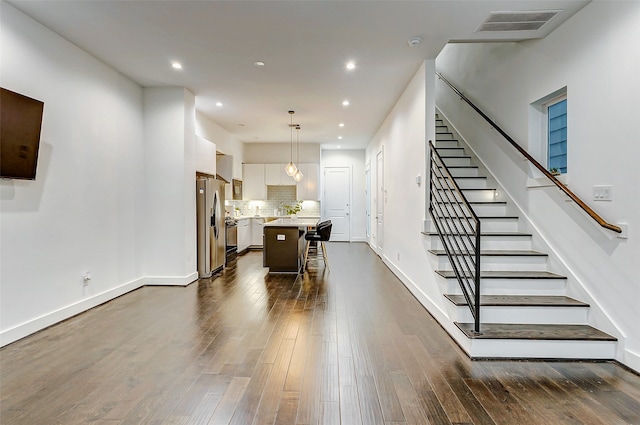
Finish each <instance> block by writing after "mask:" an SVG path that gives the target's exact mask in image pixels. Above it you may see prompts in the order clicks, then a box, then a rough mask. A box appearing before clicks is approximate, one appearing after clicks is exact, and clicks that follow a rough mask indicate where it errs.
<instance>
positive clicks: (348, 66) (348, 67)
mask: <svg viewBox="0 0 640 425" xmlns="http://www.w3.org/2000/svg"><path fill="white" fill-rule="evenodd" d="M346 67H347V69H349V70H351V69H356V64H355V62H347V65H346Z"/></svg>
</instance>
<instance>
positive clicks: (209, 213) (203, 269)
mask: <svg viewBox="0 0 640 425" xmlns="http://www.w3.org/2000/svg"><path fill="white" fill-rule="evenodd" d="M196 211H197V214H196V219H197V222H198V275H199V276H200V277H210V276H211V275H212V274H213V273H215V272H217V271H218V270H220V269H222V268H223V267H224V263H225V254H226V251H225V242H226V241H225V224H224V182H223V181H221V180H215V179H213V178H210V177H198V178H197V179H196Z"/></svg>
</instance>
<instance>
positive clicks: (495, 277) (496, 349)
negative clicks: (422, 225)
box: [426, 116, 616, 359]
mask: <svg viewBox="0 0 640 425" xmlns="http://www.w3.org/2000/svg"><path fill="white" fill-rule="evenodd" d="M435 147H436V150H437V152H438V153H439V154H440V156H441V157H442V159H443V161H444V163H445V164H446V166H447V168H448V169H449V172H450V173H451V175H452V176H453V178H454V180H455V181H456V183H457V184H458V186H459V187H460V189H461V190H462V192H463V193H464V195H465V197H466V198H467V200H468V201H469V203H470V204H471V207H472V208H473V210H474V212H475V213H476V215H477V216H478V218H479V219H480V222H481V229H482V230H481V249H480V255H481V272H480V278H481V291H480V294H481V295H480V306H481V315H480V317H481V328H480V334H475V333H474V332H473V329H474V326H473V317H472V315H471V311H470V309H469V307H468V305H467V303H466V301H465V298H464V296H463V295H462V292H461V290H460V287H459V284H458V281H457V280H456V277H455V275H454V272H453V271H452V267H451V264H450V263H449V259H448V258H447V255H446V253H445V251H444V249H443V246H442V243H441V241H440V238H439V236H438V234H437V233H435V232H427V233H426V235H427V236H428V237H429V239H430V243H431V245H430V246H431V249H430V250H429V252H430V253H431V254H432V255H433V256H434V258H435V259H436V261H435V262H436V264H437V270H436V273H437V277H438V280H439V281H440V283H441V287H442V288H443V292H444V294H443V296H444V297H445V298H446V300H447V305H448V314H449V318H450V319H451V320H452V321H453V322H454V323H455V325H456V327H457V328H454V329H456V330H457V331H456V334H454V335H452V336H453V337H454V338H455V339H456V340H457V341H458V344H460V346H461V347H462V348H463V349H464V350H465V351H467V353H468V354H469V355H470V356H471V357H472V358H546V359H555V358H574V359H613V358H614V357H615V350H616V338H614V337H612V336H611V335H608V334H606V333H604V332H602V331H600V330H598V329H595V328H593V327H592V326H590V325H588V324H587V319H588V314H589V305H588V304H586V303H584V302H582V301H579V300H576V299H573V298H571V297H568V296H567V295H566V284H567V277H566V276H564V275H562V274H559V273H555V272H553V271H551V270H549V263H550V262H549V258H548V254H547V253H545V252H540V251H536V250H534V249H532V245H533V243H532V241H533V235H532V234H531V233H528V232H526V231H521V230H520V229H526V228H528V225H527V223H525V222H524V220H523V219H521V218H520V217H519V215H518V212H517V209H516V207H515V205H513V203H512V202H510V201H509V200H508V199H505V198H506V195H505V194H504V191H502V190H499V188H498V186H497V184H495V182H494V180H493V178H492V177H491V176H490V175H482V174H485V173H484V172H481V169H482V167H481V166H479V165H476V164H480V162H479V161H477V160H476V159H475V158H473V157H472V156H471V150H470V149H468V148H465V147H464V144H463V143H462V142H460V141H459V140H458V139H457V138H456V137H455V136H454V133H452V132H451V131H450V130H449V127H448V126H447V125H446V123H445V122H444V120H442V119H440V118H439V117H438V116H436V143H435ZM487 174H488V173H487Z"/></svg>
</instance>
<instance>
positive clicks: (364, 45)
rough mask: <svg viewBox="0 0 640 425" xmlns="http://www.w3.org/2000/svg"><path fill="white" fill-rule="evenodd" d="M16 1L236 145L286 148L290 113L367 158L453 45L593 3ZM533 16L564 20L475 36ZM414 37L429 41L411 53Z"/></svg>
mask: <svg viewBox="0 0 640 425" xmlns="http://www.w3.org/2000/svg"><path fill="white" fill-rule="evenodd" d="M9 3H11V4H12V5H13V6H15V7H17V8H18V9H20V10H22V11H23V12H25V13H26V14H28V15H30V16H31V17H33V18H34V19H36V20H37V21H39V22H41V23H42V24H43V25H45V26H47V27H49V28H50V29H52V30H53V31H55V32H57V33H58V34H60V35H62V36H63V37H65V38H66V39H68V40H70V41H71V42H72V43H74V44H76V45H78V46H79V47H81V48H82V49H84V50H86V51H88V52H90V53H91V54H92V55H94V56H95V57H97V58H99V59H100V60H102V61H104V62H105V63H107V64H109V65H111V66H112V67H114V68H115V69H117V70H119V71H120V72H122V73H123V74H125V75H127V76H129V77H130V78H132V79H133V80H135V81H137V82H138V83H139V84H141V85H142V86H145V87H146V86H183V87H186V88H188V89H189V90H190V91H191V92H193V93H194V94H195V96H196V107H197V109H198V110H199V111H201V112H202V113H204V114H205V115H206V116H208V117H209V118H210V119H211V120H213V121H214V122H216V123H218V124H219V125H220V126H222V127H223V128H225V129H226V130H227V131H228V132H230V133H231V134H233V135H234V136H235V137H236V138H237V139H239V140H240V141H243V142H288V141H289V137H290V130H289V126H288V124H289V114H288V113H287V111H289V110H295V111H296V114H295V115H294V123H299V124H300V125H301V126H302V129H301V130H300V143H305V142H313V143H321V144H322V145H323V147H324V148H335V147H336V145H338V144H340V145H342V147H343V148H364V147H365V146H366V145H367V143H368V142H369V141H370V140H371V138H372V137H373V135H374V134H375V132H376V130H377V129H378V127H379V126H380V125H381V123H382V120H383V119H384V118H385V116H386V115H387V114H388V112H389V111H390V110H391V108H392V107H393V105H394V103H395V102H396V100H397V99H398V97H399V96H400V94H401V93H402V91H403V90H404V88H405V86H406V85H407V83H408V82H409V80H410V79H411V77H412V76H413V75H414V74H415V72H416V71H417V69H418V68H419V66H420V64H421V63H422V62H423V60H424V59H427V58H435V57H436V56H437V54H438V52H440V50H441V49H442V48H443V47H444V45H445V44H446V43H447V42H449V41H481V40H521V39H528V38H540V37H544V36H545V35H547V34H548V33H550V32H551V31H553V30H554V29H555V28H557V27H558V26H559V25H560V24H562V22H564V21H565V20H567V19H568V18H569V17H570V16H571V15H573V14H574V13H576V12H577V11H578V10H580V9H581V8H582V7H584V6H585V5H586V4H587V3H589V0H584V1H583V0H565V1H546V0H530V1H523V0H516V1H482V0H471V1H457V0H443V1H366V0H362V1H359V0H351V1H266V0H262V1H240V0H235V1H99V0H98V1H89V0H84V1H57V0H46V1H38V0H28V1H25V0H9ZM533 10H560V11H561V12H560V13H558V15H556V16H555V17H554V18H552V19H551V20H550V21H549V22H548V23H547V24H545V25H544V26H543V27H542V28H541V29H540V30H539V31H517V32H516V31H507V32H496V33H487V32H483V33H478V32H477V29H478V28H479V27H480V25H481V24H482V22H483V21H484V20H485V18H486V17H487V16H488V14H489V13H490V12H492V11H533ZM412 37H420V38H421V39H422V40H423V41H422V43H421V44H419V45H418V46H416V47H410V46H409V44H408V40H409V39H410V38H412ZM172 61H179V62H181V63H182V65H183V69H182V70H174V69H173V68H172V67H171V62H172ZM256 61H263V62H264V63H265V64H266V65H265V66H264V67H260V68H259V67H256V66H255V65H254V62H256ZM348 61H354V62H355V63H356V68H355V69H354V70H352V71H348V70H346V69H345V64H346V63H347V62H348ZM344 99H349V101H350V103H351V104H350V106H348V107H343V106H342V101H343V100H344ZM216 102H222V103H223V106H222V107H217V106H216V105H215V104H216ZM341 122H343V123H344V124H345V126H344V127H343V128H340V127H338V123H341ZM338 136H343V139H342V140H338ZM294 137H295V136H294Z"/></svg>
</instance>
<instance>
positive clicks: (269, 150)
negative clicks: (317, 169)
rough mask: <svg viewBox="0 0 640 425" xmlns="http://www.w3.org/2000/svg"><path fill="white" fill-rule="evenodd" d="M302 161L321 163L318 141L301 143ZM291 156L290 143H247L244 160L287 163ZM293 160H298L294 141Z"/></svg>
mask: <svg viewBox="0 0 640 425" xmlns="http://www.w3.org/2000/svg"><path fill="white" fill-rule="evenodd" d="M299 157H300V163H301V164H304V163H315V164H319V163H320V145H319V144H318V143H300V156H299ZM290 158H291V144H290V143H245V144H244V162H245V163H247V164H287V163H289V160H290ZM293 162H295V163H297V162H298V155H297V150H296V143H295V140H294V143H293Z"/></svg>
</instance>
